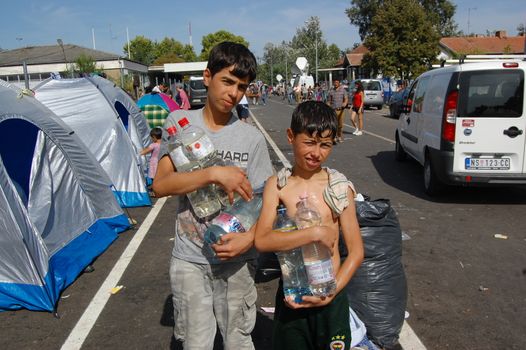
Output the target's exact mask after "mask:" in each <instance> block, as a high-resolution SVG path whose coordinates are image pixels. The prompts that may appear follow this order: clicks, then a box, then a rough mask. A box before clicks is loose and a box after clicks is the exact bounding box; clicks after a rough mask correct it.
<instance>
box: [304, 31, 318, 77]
mask: <svg viewBox="0 0 526 350" xmlns="http://www.w3.org/2000/svg"><path fill="white" fill-rule="evenodd" d="M309 23H310V22H309V21H305V24H307V25H309ZM314 39H315V42H314V44H315V50H316V59H315V62H314V65H315V66H314V71H315V76H316V83H317V82H318V31H317V30H316V31H315V32H314Z"/></svg>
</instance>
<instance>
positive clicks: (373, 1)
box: [345, 0, 383, 41]
mask: <svg viewBox="0 0 526 350" xmlns="http://www.w3.org/2000/svg"><path fill="white" fill-rule="evenodd" d="M382 3H383V0H352V1H351V7H350V8H348V9H346V10H345V13H346V14H347V17H349V20H350V21H351V24H354V25H355V26H357V27H358V34H360V39H362V41H363V40H364V39H365V37H366V36H367V35H368V34H369V28H370V27H371V21H372V19H373V17H374V16H375V14H376V11H377V10H378V7H379V6H380V5H381V4H382Z"/></svg>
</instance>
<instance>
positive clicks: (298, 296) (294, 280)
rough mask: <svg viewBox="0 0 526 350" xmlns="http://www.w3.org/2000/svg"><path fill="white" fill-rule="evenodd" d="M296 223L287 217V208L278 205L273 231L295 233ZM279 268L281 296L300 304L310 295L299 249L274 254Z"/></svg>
mask: <svg viewBox="0 0 526 350" xmlns="http://www.w3.org/2000/svg"><path fill="white" fill-rule="evenodd" d="M297 229H298V228H297V227H296V223H295V222H294V220H292V219H291V218H290V217H289V216H288V215H287V208H285V206H282V205H280V206H279V207H278V216H277V218H276V223H275V224H274V230H276V231H280V232H283V233H287V232H291V231H296V230H297ZM276 255H277V257H278V260H279V265H280V267H281V279H282V281H283V294H285V299H287V300H291V301H294V302H296V303H301V302H302V296H304V295H312V294H311V292H310V288H309V279H308V277H307V272H306V271H305V265H304V264H303V255H302V253H301V248H299V247H298V248H295V249H291V250H288V251H283V252H276Z"/></svg>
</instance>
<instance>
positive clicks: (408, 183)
mask: <svg viewBox="0 0 526 350" xmlns="http://www.w3.org/2000/svg"><path fill="white" fill-rule="evenodd" d="M369 158H370V159H371V162H372V164H373V165H374V167H375V168H376V171H377V172H378V174H379V175H380V177H381V178H382V180H383V181H384V182H385V183H386V184H387V185H389V186H392V187H394V188H396V189H398V190H400V191H403V192H405V193H408V194H411V195H413V196H415V197H418V198H422V199H425V200H428V201H432V202H437V203H459V204H473V203H483V204H526V186H519V185H515V186H502V187H477V186H473V187H463V186H448V187H446V188H445V189H444V190H443V193H441V194H440V195H438V196H436V197H430V196H428V195H427V194H426V193H425V192H424V169H423V167H422V166H421V165H420V164H418V163H417V162H416V161H414V160H412V159H407V160H405V161H403V162H398V161H396V160H395V152H394V151H383V152H378V153H377V154H376V155H373V156H370V157H369Z"/></svg>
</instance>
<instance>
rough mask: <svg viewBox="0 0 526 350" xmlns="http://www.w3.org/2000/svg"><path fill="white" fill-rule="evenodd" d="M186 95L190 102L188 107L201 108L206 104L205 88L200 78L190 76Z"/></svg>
mask: <svg viewBox="0 0 526 350" xmlns="http://www.w3.org/2000/svg"><path fill="white" fill-rule="evenodd" d="M186 86H187V90H186V94H187V95H188V100H189V101H190V106H192V107H195V106H202V105H204V104H205V102H206V96H207V92H206V87H205V83H204V80H203V77H202V76H191V77H190V78H189V81H188V83H187V85H186Z"/></svg>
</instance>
